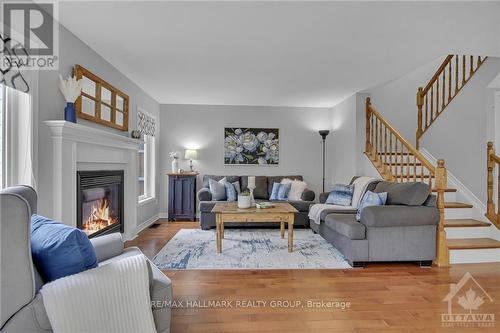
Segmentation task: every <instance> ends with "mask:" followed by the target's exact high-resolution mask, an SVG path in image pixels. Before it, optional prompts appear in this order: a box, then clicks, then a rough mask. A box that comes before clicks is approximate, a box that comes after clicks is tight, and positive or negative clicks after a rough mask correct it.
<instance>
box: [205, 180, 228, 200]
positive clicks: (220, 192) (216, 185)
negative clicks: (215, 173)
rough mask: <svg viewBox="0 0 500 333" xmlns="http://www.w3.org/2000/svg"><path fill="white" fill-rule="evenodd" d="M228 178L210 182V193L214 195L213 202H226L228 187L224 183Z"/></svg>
mask: <svg viewBox="0 0 500 333" xmlns="http://www.w3.org/2000/svg"><path fill="white" fill-rule="evenodd" d="M225 182H226V178H222V179H221V180H219V181H215V180H213V179H209V180H208V187H209V188H210V193H212V201H223V200H226V186H224V183H225Z"/></svg>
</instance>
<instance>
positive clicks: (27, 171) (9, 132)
mask: <svg viewBox="0 0 500 333" xmlns="http://www.w3.org/2000/svg"><path fill="white" fill-rule="evenodd" d="M31 110H32V103H31V96H30V95H29V94H27V93H24V92H21V91H19V90H16V89H13V88H10V87H6V86H5V85H0V187H1V188H4V187H7V186H14V185H30V186H35V184H34V176H33V159H32V113H31Z"/></svg>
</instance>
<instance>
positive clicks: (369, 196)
mask: <svg viewBox="0 0 500 333" xmlns="http://www.w3.org/2000/svg"><path fill="white" fill-rule="evenodd" d="M386 201H387V192H382V193H374V192H372V191H366V193H365V195H364V196H363V199H361V203H360V204H359V207H358V212H357V213H356V221H360V220H361V212H362V211H363V209H364V208H365V207H369V206H383V205H385V202H386Z"/></svg>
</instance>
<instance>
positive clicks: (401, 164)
mask: <svg viewBox="0 0 500 333" xmlns="http://www.w3.org/2000/svg"><path fill="white" fill-rule="evenodd" d="M403 151H404V146H403V142H401V150H400V151H399V156H400V158H399V169H400V171H401V172H400V174H399V176H400V177H399V179H400V181H401V182H403Z"/></svg>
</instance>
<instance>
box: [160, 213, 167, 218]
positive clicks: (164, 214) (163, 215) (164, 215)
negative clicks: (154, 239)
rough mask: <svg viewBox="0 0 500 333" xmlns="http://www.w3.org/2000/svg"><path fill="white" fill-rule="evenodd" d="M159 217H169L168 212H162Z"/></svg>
mask: <svg viewBox="0 0 500 333" xmlns="http://www.w3.org/2000/svg"><path fill="white" fill-rule="evenodd" d="M158 217H159V218H160V219H168V213H160V214H158Z"/></svg>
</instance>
